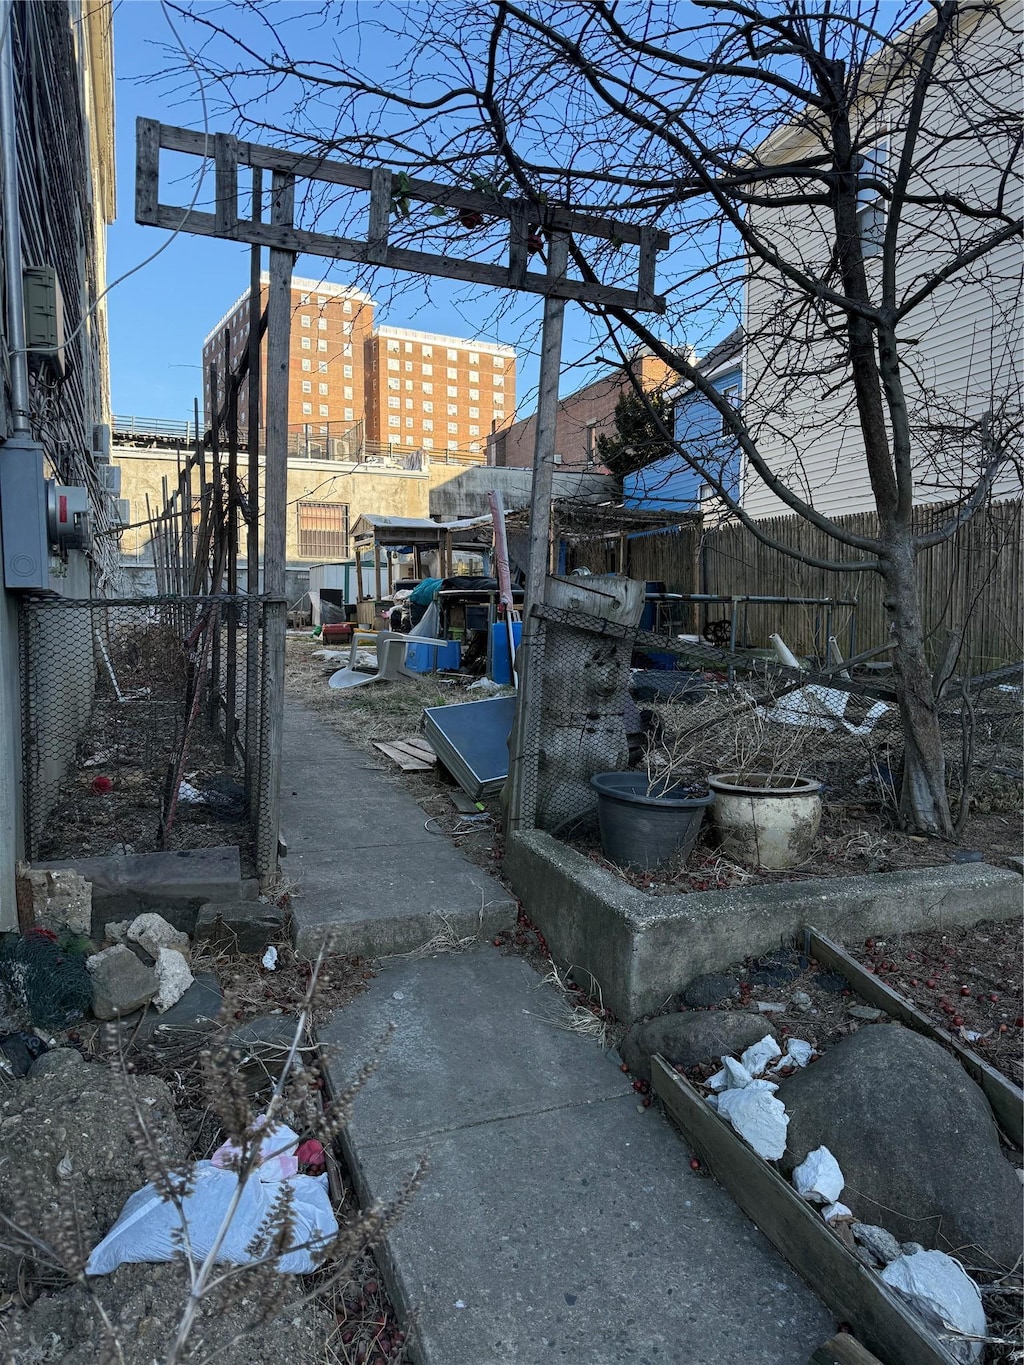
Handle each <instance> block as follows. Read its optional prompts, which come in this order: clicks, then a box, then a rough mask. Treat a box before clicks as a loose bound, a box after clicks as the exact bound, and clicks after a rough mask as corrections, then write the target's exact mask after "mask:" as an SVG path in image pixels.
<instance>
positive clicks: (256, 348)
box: [245, 166, 263, 819]
mask: <svg viewBox="0 0 1024 1365" xmlns="http://www.w3.org/2000/svg"><path fill="white" fill-rule="evenodd" d="M262 216H263V172H262V171H261V170H260V169H259V167H258V166H254V167H253V172H252V218H253V222H255V223H258V222H259V221H260V219H261V217H262ZM260 257H261V248H260V247H258V246H253V247H250V248H249V376H248V383H249V403H248V409H249V410H248V413H247V414H246V415H247V418H248V423H247V429H248V436H249V479H248V488H247V489H246V492H247V495H248V497H247V501H248V504H249V519H248V522H247V525H246V540H245V591H246V593H247V594H248V595H249V604H248V609H247V610H246V614H245V799H246V803H247V805H248V808H249V816H250V819H251V818H252V817H253V816H254V815H255V813H256V808H255V802H254V797H253V793H254V792H255V790H256V784H257V777H258V773H259V760H258V757H257V755H258V752H259V716H260V701H259V694H260V656H259V645H260V608H259V606H258V604H257V603H256V601H255V598H256V597H257V595H258V593H259V590H260V520H259V506H260V313H261V311H262V308H261V298H260Z"/></svg>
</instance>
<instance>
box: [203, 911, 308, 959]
mask: <svg viewBox="0 0 1024 1365" xmlns="http://www.w3.org/2000/svg"><path fill="white" fill-rule="evenodd" d="M286 920H287V915H286V913H285V911H284V910H282V909H281V908H280V906H277V905H268V904H267V903H266V902H265V901H258V900H257V901H207V903H206V904H205V905H204V906H201V907H200V910H199V915H198V916H197V918H196V941H197V942H198V941H199V940H200V939H206V940H208V941H209V942H210V944H211V945H212V946H213V947H214V948H222V949H224V950H225V951H227V952H229V953H262V952H263V950H264V949H265V948H266V947H268V946H269V945H270V944H271V943H281V942H283V940H284V939H285V938H287V934H288V930H287V923H286Z"/></svg>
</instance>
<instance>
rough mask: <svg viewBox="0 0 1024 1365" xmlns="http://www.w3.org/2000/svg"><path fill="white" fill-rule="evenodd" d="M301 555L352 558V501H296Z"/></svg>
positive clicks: (324, 557)
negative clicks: (350, 529) (349, 520)
mask: <svg viewBox="0 0 1024 1365" xmlns="http://www.w3.org/2000/svg"><path fill="white" fill-rule="evenodd" d="M296 511H297V514H298V530H299V558H300V559H347V558H348V505H347V504H346V503H343V502H300V503H298V504H297V505H296Z"/></svg>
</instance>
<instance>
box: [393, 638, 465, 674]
mask: <svg viewBox="0 0 1024 1365" xmlns="http://www.w3.org/2000/svg"><path fill="white" fill-rule="evenodd" d="M405 661H406V663H407V664H408V665H409V667H410V668H411V669H412V671H413V672H414V673H436V672H437V671H438V670H440V669H442V668H445V669H451V670H452V672H455V671H456V670H457V669H458V667H459V665H460V664H461V663H462V646H461V645H460V644H459V642H458V640H449V641H448V643H447V644H446V645H410V646H409V648H408V649H407V650H406V651H405Z"/></svg>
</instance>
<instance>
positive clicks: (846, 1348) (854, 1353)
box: [807, 1332, 882, 1365]
mask: <svg viewBox="0 0 1024 1365" xmlns="http://www.w3.org/2000/svg"><path fill="white" fill-rule="evenodd" d="M807 1365H882V1362H881V1361H880V1360H879V1359H878V1357H877V1356H875V1355H872V1354H871V1352H870V1351H869V1350H867V1349H866V1348H865V1347H863V1346H862V1345H861V1344H860V1342H859V1341H858V1340H857V1338H856V1337H851V1336H850V1334H849V1332H840V1333H839V1334H838V1335H837V1336H834V1337H829V1339H828V1341H826V1342H824V1343H823V1345H821V1346H819V1347H818V1349H817V1350H816V1351H815V1352H814V1354H813V1355H812V1356H811V1358H810V1360H809V1361H808V1362H807Z"/></svg>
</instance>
